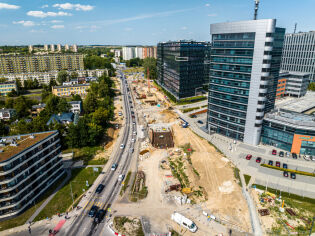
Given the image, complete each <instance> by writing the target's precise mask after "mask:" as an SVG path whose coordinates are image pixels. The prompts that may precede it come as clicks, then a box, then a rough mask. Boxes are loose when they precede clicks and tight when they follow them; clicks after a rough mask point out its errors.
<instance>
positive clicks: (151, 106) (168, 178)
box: [115, 74, 251, 235]
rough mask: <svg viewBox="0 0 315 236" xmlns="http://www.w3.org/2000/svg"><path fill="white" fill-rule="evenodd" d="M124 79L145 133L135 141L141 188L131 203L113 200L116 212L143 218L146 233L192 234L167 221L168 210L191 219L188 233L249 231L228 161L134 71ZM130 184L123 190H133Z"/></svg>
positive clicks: (246, 215) (239, 191) (244, 208)
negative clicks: (139, 196)
mask: <svg viewBox="0 0 315 236" xmlns="http://www.w3.org/2000/svg"><path fill="white" fill-rule="evenodd" d="M128 80H129V81H130V82H131V83H130V84H131V88H132V91H133V97H134V99H135V104H137V105H136V109H137V113H138V114H139V123H141V124H143V126H144V127H145V128H146V130H147V133H148V136H147V137H146V138H145V139H144V140H143V141H142V142H140V143H139V145H140V153H139V156H138V163H137V169H138V172H140V173H142V172H143V175H144V176H145V177H143V179H145V187H146V190H147V192H146V197H145V198H142V199H141V200H140V201H137V203H133V201H132V199H131V200H130V198H129V200H128V201H126V199H128V198H124V197H123V196H122V197H121V201H118V202H117V203H116V205H115V209H117V212H118V213H119V214H120V215H128V216H130V212H133V215H132V216H134V217H140V216H143V217H147V218H148V219H149V220H150V227H151V232H161V231H162V232H167V231H168V230H175V231H176V232H178V233H180V234H183V233H185V235H190V234H192V233H191V232H189V231H187V230H186V231H185V232H184V231H183V229H181V228H180V227H179V225H177V224H176V223H175V222H174V221H172V220H171V214H172V213H173V212H174V211H177V212H182V213H183V214H184V215H186V216H189V217H190V218H191V220H193V221H195V223H196V224H197V226H198V228H199V230H198V231H197V232H196V233H194V235H216V234H220V233H224V235H225V233H227V231H226V230H227V229H233V230H234V232H238V233H240V234H239V235H242V232H244V233H245V232H251V223H250V217H249V211H248V207H247V203H246V200H245V199H244V197H243V195H242V190H241V188H240V186H239V185H238V183H237V180H236V179H235V177H234V173H233V166H232V164H231V163H230V161H229V160H228V159H227V158H225V157H224V156H223V155H222V154H220V153H219V152H217V151H216V149H215V147H213V146H211V145H210V144H209V143H208V142H207V141H206V140H204V139H202V138H200V137H198V136H197V135H196V134H194V133H193V132H192V131H191V130H190V129H187V128H183V127H184V126H183V120H181V119H179V117H178V115H177V114H176V112H175V111H174V110H173V109H174V108H173V106H174V104H171V103H170V101H169V100H168V99H167V98H166V97H165V96H164V94H163V93H162V92H161V91H159V88H158V87H156V86H155V85H153V84H152V83H151V82H150V81H148V80H145V79H144V78H143V77H141V76H139V75H138V74H137V75H135V76H129V77H128ZM137 176H138V174H137ZM137 178H138V177H137ZM138 182H139V181H138ZM130 185H131V187H130V190H129V193H127V194H126V195H128V194H129V195H130V194H132V192H133V191H135V189H134V187H133V184H130ZM138 192H139V190H138ZM207 232H212V233H211V234H208V233H207Z"/></svg>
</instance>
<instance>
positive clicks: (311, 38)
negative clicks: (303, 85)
mask: <svg viewBox="0 0 315 236" xmlns="http://www.w3.org/2000/svg"><path fill="white" fill-rule="evenodd" d="M314 58H315V31H310V32H305V33H296V34H286V35H285V38H284V45H283V52H282V60H281V71H286V72H292V71H294V72H304V73H309V74H310V80H311V81H313V82H315V63H314Z"/></svg>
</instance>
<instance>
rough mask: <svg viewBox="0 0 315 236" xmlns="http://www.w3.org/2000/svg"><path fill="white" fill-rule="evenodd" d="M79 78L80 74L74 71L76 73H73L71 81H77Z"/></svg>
mask: <svg viewBox="0 0 315 236" xmlns="http://www.w3.org/2000/svg"><path fill="white" fill-rule="evenodd" d="M78 76H79V75H78V73H77V72H75V71H74V72H72V73H71V75H70V78H71V79H77V78H78Z"/></svg>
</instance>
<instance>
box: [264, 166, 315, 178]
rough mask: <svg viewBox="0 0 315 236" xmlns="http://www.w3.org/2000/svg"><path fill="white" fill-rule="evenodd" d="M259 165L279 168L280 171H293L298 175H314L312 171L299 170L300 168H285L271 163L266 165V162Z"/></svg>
mask: <svg viewBox="0 0 315 236" xmlns="http://www.w3.org/2000/svg"><path fill="white" fill-rule="evenodd" d="M261 166H263V167H266V168H270V169H275V170H280V171H287V172H292V173H295V174H298V175H306V176H311V177H315V174H314V173H310V172H305V171H300V170H291V169H285V168H281V167H277V166H272V165H267V164H261Z"/></svg>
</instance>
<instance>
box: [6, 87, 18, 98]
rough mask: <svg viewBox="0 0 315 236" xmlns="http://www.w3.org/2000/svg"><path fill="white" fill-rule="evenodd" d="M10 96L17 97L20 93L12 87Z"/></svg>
mask: <svg viewBox="0 0 315 236" xmlns="http://www.w3.org/2000/svg"><path fill="white" fill-rule="evenodd" d="M7 96H8V97H17V96H18V93H17V92H16V91H15V89H12V90H11V91H10V92H9V93H8V94H7Z"/></svg>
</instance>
